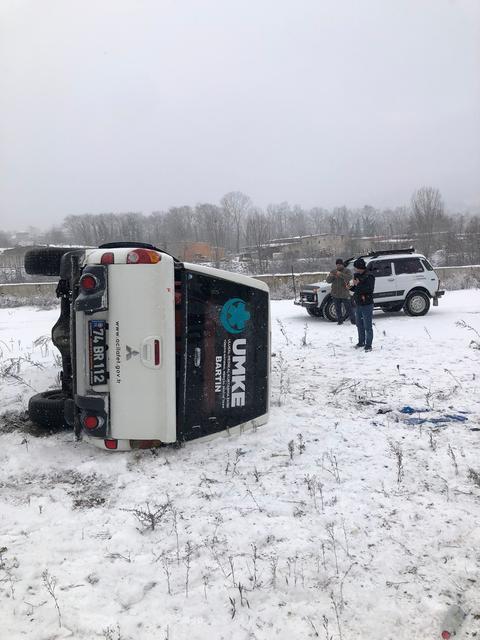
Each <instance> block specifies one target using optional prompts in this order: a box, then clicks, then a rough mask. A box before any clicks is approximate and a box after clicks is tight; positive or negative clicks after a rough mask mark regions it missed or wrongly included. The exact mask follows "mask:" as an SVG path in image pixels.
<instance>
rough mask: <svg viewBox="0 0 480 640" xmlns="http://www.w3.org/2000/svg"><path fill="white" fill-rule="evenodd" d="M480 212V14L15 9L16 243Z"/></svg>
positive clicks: (4, 166) (460, 3) (365, 1)
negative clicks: (74, 223) (167, 227)
mask: <svg viewBox="0 0 480 640" xmlns="http://www.w3.org/2000/svg"><path fill="white" fill-rule="evenodd" d="M424 184H428V185H432V186H435V187H438V188H439V189H440V190H441V192H442V194H443V196H444V198H445V200H446V203H447V205H448V206H450V207H451V208H462V209H464V208H467V207H472V208H473V207H474V208H479V207H480V0H236V1H233V0H170V1H167V0H151V1H150V0H69V1H65V0H41V1H40V0H0V227H3V228H8V229H11V228H20V227H24V226H26V225H29V224H35V225H38V226H41V227H46V226H49V225H50V224H54V223H58V222H59V221H61V219H62V218H63V217H64V216H66V215H69V214H75V213H86V212H90V213H100V212H107V211H108V212H109V211H114V212H119V211H143V212H144V213H149V212H150V211H152V210H159V209H166V208H168V207H170V206H174V205H181V204H192V205H193V204H195V203H197V202H202V201H210V202H217V201H218V200H219V199H220V197H221V196H222V195H223V194H224V193H225V192H227V191H231V190H241V191H244V192H245V193H247V194H249V195H250V196H251V197H252V199H253V200H254V201H255V202H256V203H257V204H259V205H261V206H265V205H266V204H268V203H269V202H280V201H282V200H288V201H289V202H290V203H292V204H294V203H298V204H300V205H302V206H304V207H311V206H315V205H318V206H325V207H332V206H337V205H343V204H345V205H347V206H352V207H357V206H359V207H360V206H363V205H364V204H367V203H368V204H372V205H374V206H377V207H383V206H396V205H401V204H405V203H407V202H408V201H409V199H410V195H411V193H412V191H413V190H414V189H415V188H416V187H419V186H421V185H424Z"/></svg>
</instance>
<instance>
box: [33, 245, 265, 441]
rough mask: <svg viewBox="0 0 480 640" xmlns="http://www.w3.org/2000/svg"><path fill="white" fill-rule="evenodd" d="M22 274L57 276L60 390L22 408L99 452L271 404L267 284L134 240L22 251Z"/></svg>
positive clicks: (176, 435) (199, 428)
mask: <svg viewBox="0 0 480 640" xmlns="http://www.w3.org/2000/svg"><path fill="white" fill-rule="evenodd" d="M25 269H26V271H27V272H28V273H31V274H43V275H57V276H59V283H58V287H57V295H58V297H60V300H61V313H60V318H59V320H58V322H57V323H56V324H55V326H54V327H53V329H52V340H53V342H54V344H55V346H57V348H58V349H59V351H60V353H61V355H62V369H63V371H62V388H61V389H56V390H53V391H47V392H44V393H41V394H38V395H36V396H33V397H32V398H31V399H30V402H29V415H30V418H31V420H32V421H33V422H35V423H36V424H38V425H40V426H42V427H44V428H48V429H52V428H61V427H62V426H63V425H64V423H65V422H66V423H67V424H68V425H70V426H71V427H73V428H74V430H75V433H76V434H77V435H78V436H80V434H81V435H82V436H83V437H85V438H88V439H89V440H90V441H91V442H92V443H93V444H95V445H97V446H99V447H101V448H103V449H108V450H129V449H131V448H148V447H152V446H159V445H161V444H166V443H175V442H181V441H185V440H191V439H194V438H200V437H205V436H209V435H212V434H214V433H216V432H219V431H225V430H229V429H232V428H237V429H238V428H241V427H246V426H249V425H252V424H256V425H260V424H262V423H264V422H266V420H267V418H268V409H269V372H270V311H269V293H268V287H267V285H265V284H264V283H263V282H261V281H260V280H255V279H253V278H248V277H246V276H243V275H240V274H236V273H230V272H226V271H221V270H219V269H212V268H207V267H202V266H200V265H196V264H186V263H181V262H179V261H178V260H176V259H175V258H173V257H172V256H170V255H169V254H167V253H165V252H163V251H161V250H159V249H157V248H155V247H154V246H152V245H148V244H143V243H131V242H129V243H127V242H124V243H121V242H118V243H113V244H108V245H102V246H101V247H99V248H98V249H83V248H82V249H78V250H69V249H59V248H43V249H42V248H38V249H34V250H31V251H29V252H27V254H26V256H25Z"/></svg>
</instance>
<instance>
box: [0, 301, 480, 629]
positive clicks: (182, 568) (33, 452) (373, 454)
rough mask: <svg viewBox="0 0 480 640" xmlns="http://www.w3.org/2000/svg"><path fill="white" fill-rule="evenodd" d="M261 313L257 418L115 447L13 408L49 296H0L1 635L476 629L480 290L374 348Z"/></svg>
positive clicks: (444, 304)
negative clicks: (263, 355)
mask: <svg viewBox="0 0 480 640" xmlns="http://www.w3.org/2000/svg"><path fill="white" fill-rule="evenodd" d="M272 309H273V351H274V356H273V358H272V368H273V384H272V411H271V419H270V421H269V423H268V425H266V426H264V427H261V428H258V429H257V430H252V431H249V432H245V433H243V434H241V435H238V436H230V437H220V438H218V439H216V440H214V441H211V442H208V443H195V442H192V443H189V444H188V445H187V446H185V447H184V448H180V449H163V450H157V451H153V452H151V451H142V452H131V453H125V454H121V453H116V454H111V453H110V454H109V453H107V452H102V451H98V450H96V449H94V448H92V447H90V446H88V445H87V444H85V443H82V442H74V440H73V437H72V434H71V433H69V432H64V433H61V434H55V435H49V436H46V437H45V436H44V437H42V436H41V435H39V434H38V432H36V430H35V429H34V428H32V426H31V425H30V424H29V423H28V421H26V420H25V418H24V415H23V413H22V412H24V411H25V409H26V406H27V401H28V397H29V395H31V394H33V393H34V392H36V391H41V390H43V389H45V388H48V387H49V386H55V384H56V378H57V376H58V358H57V359H56V355H55V351H54V350H52V345H51V343H49V341H48V339H46V336H48V334H49V332H50V328H51V326H52V324H53V323H54V322H55V319H56V316H57V311H55V310H53V311H37V310H35V309H33V308H19V309H13V310H8V309H2V310H0V356H1V358H0V396H1V401H2V411H3V412H5V411H8V413H7V414H4V415H3V416H2V417H1V418H0V444H1V448H0V500H1V503H0V638H2V639H3V638H5V639H8V640H14V639H15V640H16V639H17V638H29V639H37V638H38V639H42V640H47V639H54V638H75V639H86V640H92V639H94V638H103V639H106V640H120V639H122V640H127V639H131V640H134V639H135V640H137V639H140V640H143V639H150V638H152V639H155V640H156V639H158V640H165V639H169V640H197V639H198V640H203V639H208V640H222V639H224V640H248V639H258V640H270V639H274V638H278V639H280V640H292V639H307V638H321V639H322V640H330V639H331V638H333V639H334V640H353V639H355V640H359V639H360V640H363V639H368V640H377V639H378V640H390V639H392V640H393V639H394V640H407V639H408V640H414V639H418V640H427V639H428V638H432V639H433V638H439V637H440V624H441V619H442V617H443V615H444V613H445V611H446V610H447V608H448V606H449V605H450V604H452V603H459V604H461V605H462V606H463V608H464V609H465V611H467V613H468V616H467V619H466V621H465V623H464V625H463V627H462V630H461V633H460V634H459V636H458V637H462V638H475V637H477V638H480V446H479V444H480V430H479V429H480V367H479V363H480V350H479V349H477V348H475V346H476V345H475V341H478V342H479V343H480V337H479V335H478V334H476V333H475V332H474V331H473V330H471V329H469V328H468V327H465V326H463V327H462V326H459V325H457V322H459V321H464V322H465V323H466V324H467V325H470V326H471V327H473V328H474V329H476V330H477V331H478V332H479V333H480V291H478V290H475V291H474V290H470V291H462V292H460V291H459V292H449V293H448V294H447V295H446V296H445V298H444V299H442V300H441V302H440V306H439V307H438V308H436V309H432V310H431V312H430V313H429V314H428V315H427V316H425V317H424V318H409V317H407V316H405V315H404V314H403V313H401V314H391V315H385V314H383V313H382V312H378V313H376V314H375V340H374V350H373V352H372V353H369V354H365V353H363V352H361V353H358V352H357V351H355V350H354V349H353V348H352V347H353V344H355V342H356V339H355V338H356V336H355V328H354V327H351V326H350V325H343V326H341V327H337V325H334V324H330V323H328V322H326V321H324V320H318V319H314V318H309V317H307V315H306V313H305V312H304V311H303V310H302V309H299V308H297V307H294V306H293V304H292V303H291V302H288V301H279V302H273V303H272ZM306 322H307V323H308V325H307V328H306V329H305V323H306ZM472 341H474V342H472ZM405 406H409V407H412V408H413V409H414V410H415V413H413V414H407V413H402V412H401V409H402V408H403V407H405ZM419 410H422V411H419ZM423 410H425V411H423ZM149 513H150V514H152V516H151V517H150V516H149V515H148V514H149ZM147 520H148V522H147ZM149 523H150V525H149Z"/></svg>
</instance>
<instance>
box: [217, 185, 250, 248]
mask: <svg viewBox="0 0 480 640" xmlns="http://www.w3.org/2000/svg"><path fill="white" fill-rule="evenodd" d="M220 204H221V205H222V207H223V209H224V211H225V212H226V214H227V216H228V217H230V219H231V221H232V222H233V224H234V225H235V250H236V252H237V253H240V236H241V231H242V222H243V219H244V217H245V215H246V214H247V212H248V211H249V210H250V209H251V208H252V201H251V200H250V198H249V197H248V196H247V195H245V194H244V193H242V192H241V191H230V192H229V193H226V194H225V195H224V196H223V198H222V199H221V201H220Z"/></svg>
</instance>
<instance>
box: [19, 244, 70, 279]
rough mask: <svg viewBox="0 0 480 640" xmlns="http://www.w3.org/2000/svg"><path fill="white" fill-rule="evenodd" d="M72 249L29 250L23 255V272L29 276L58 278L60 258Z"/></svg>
mask: <svg viewBox="0 0 480 640" xmlns="http://www.w3.org/2000/svg"><path fill="white" fill-rule="evenodd" d="M69 251H73V249H69V248H63V247H48V248H45V249H30V250H29V251H27V253H26V254H25V259H24V265H25V271H26V272H27V273H28V274H30V275H31V276H59V275H60V262H61V260H62V256H63V255H64V254H65V253H68V252H69Z"/></svg>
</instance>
